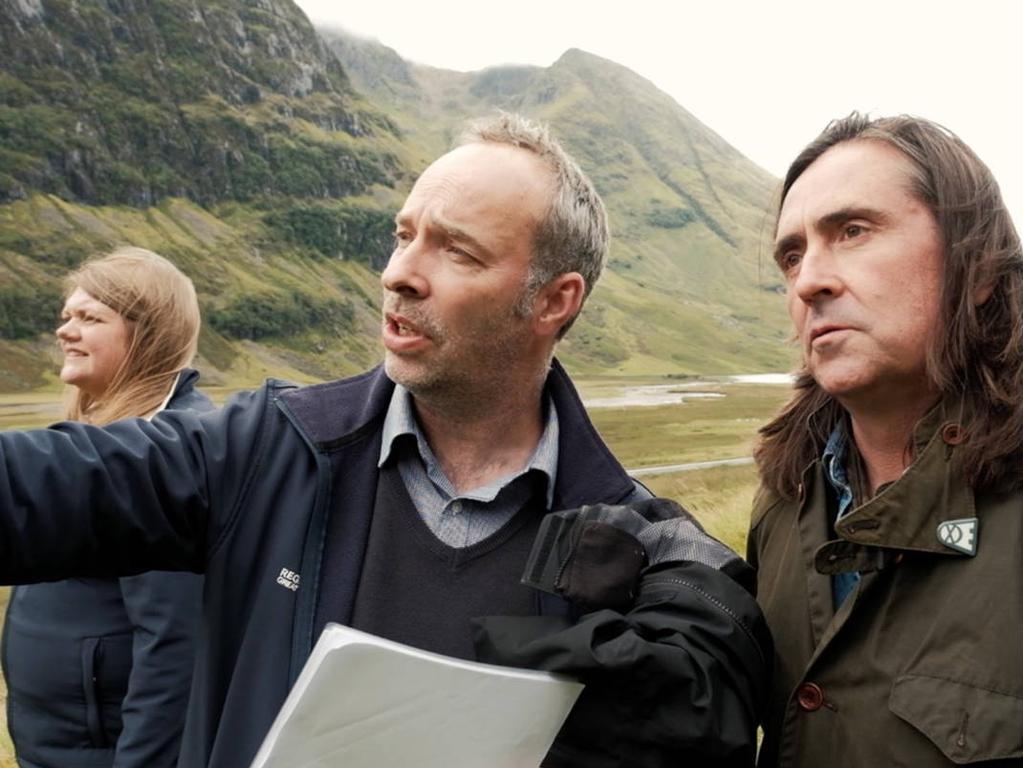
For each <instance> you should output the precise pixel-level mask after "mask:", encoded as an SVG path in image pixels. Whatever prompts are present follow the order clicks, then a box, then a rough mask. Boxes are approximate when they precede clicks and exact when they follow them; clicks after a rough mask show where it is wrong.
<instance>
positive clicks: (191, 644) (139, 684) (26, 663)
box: [3, 371, 213, 768]
mask: <svg viewBox="0 0 1023 768" xmlns="http://www.w3.org/2000/svg"><path fill="white" fill-rule="evenodd" d="M197 379H198V374H197V373H196V372H195V371H185V372H183V374H182V376H181V377H180V378H179V380H178V383H177V386H176V388H175V390H174V394H173V396H172V397H171V399H170V401H169V403H168V405H167V407H168V408H172V409H182V408H185V409H191V410H194V411H209V410H211V409H212V408H213V406H212V404H211V403H210V401H209V399H208V398H207V397H206V396H205V395H203V394H201V393H199V392H197V391H196V390H195V388H194V385H195V381H196V380H197ZM201 601H202V578H201V577H200V576H197V575H195V574H191V573H168V572H166V571H157V572H151V573H143V574H139V575H137V576H128V577H124V578H121V579H112V578H84V579H79V578H75V579H67V580H63V581H57V582H49V583H40V584H30V585H25V586H19V587H15V588H14V590H13V591H12V593H11V601H10V604H9V606H8V609H7V618H6V621H5V623H4V640H3V669H4V676H5V677H6V679H7V688H8V691H7V727H8V730H9V731H10V734H11V737H12V739H13V741H14V747H15V750H16V752H17V758H18V763H19V765H21V766H22V768H50V767H52V766H61V768H100V767H101V766H102V767H103V768H110V767H111V766H116V768H152V767H154V766H155V767H159V766H173V765H174V764H175V763H176V762H177V755H178V746H179V743H180V740H181V732H182V726H183V724H184V718H185V711H186V707H187V704H188V691H189V687H190V684H191V680H192V666H193V663H194V660H195V644H196V637H197V635H198V621H199V612H200V606H201Z"/></svg>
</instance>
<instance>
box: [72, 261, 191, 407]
mask: <svg viewBox="0 0 1023 768" xmlns="http://www.w3.org/2000/svg"><path fill="white" fill-rule="evenodd" d="M64 287H65V298H66V297H67V296H70V295H71V294H72V293H73V292H74V290H75V289H76V288H81V289H82V290H83V291H85V292H86V293H88V294H89V295H90V296H92V298H94V299H96V300H97V301H100V302H102V303H104V304H106V305H107V306H108V307H110V308H111V309H113V310H114V311H115V312H117V313H118V314H119V315H121V317H123V318H124V319H125V321H126V322H127V325H128V330H129V340H128V352H127V354H126V355H125V357H124V361H123V362H122V363H121V366H120V368H118V370H117V372H116V373H115V374H114V377H113V379H112V380H111V381H110V384H109V386H107V389H106V391H105V392H104V393H103V395H102V396H101V397H99V398H95V399H94V398H92V397H91V396H90V395H89V394H87V393H86V392H85V391H84V390H81V389H79V388H78V387H74V386H70V387H68V392H67V397H66V402H65V418H67V419H71V420H74V421H90V422H92V423H93V424H107V423H109V422H111V421H115V420H117V419H122V418H125V417H127V416H148V415H149V414H151V413H152V412H153V411H155V410H156V409H157V408H159V407H160V404H161V403H162V402H163V401H164V400H165V399H166V397H167V395H168V394H170V388H171V386H172V384H173V383H174V379H175V376H177V374H178V372H179V371H180V370H181V369H182V368H184V367H185V366H187V365H188V364H189V363H191V362H192V358H193V357H195V351H196V347H197V344H198V340H199V302H198V300H197V299H196V295H195V288H194V287H193V285H192V281H191V280H189V279H188V278H187V277H185V275H183V274H182V273H181V272H180V271H179V270H178V268H177V267H175V266H174V265H173V264H171V263H170V262H169V261H167V259H165V258H163V257H162V256H159V255H157V254H155V253H153V252H152V251H147V250H145V249H143V248H117V249H116V250H114V251H113V252H111V253H109V254H108V255H106V256H102V257H98V258H94V259H91V260H89V261H87V262H85V263H84V264H82V266H80V267H79V268H78V269H76V270H75V271H74V272H72V273H71V274H69V275H68V276H67V277H66V278H65V279H64Z"/></svg>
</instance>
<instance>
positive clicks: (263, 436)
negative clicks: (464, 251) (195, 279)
mask: <svg viewBox="0 0 1023 768" xmlns="http://www.w3.org/2000/svg"><path fill="white" fill-rule="evenodd" d="M392 390H393V384H392V383H391V382H390V381H389V380H388V379H387V377H386V376H385V375H384V373H383V371H382V369H380V368H377V369H375V370H373V371H370V372H368V373H365V374H362V375H361V376H357V377H354V378H351V379H345V380H340V381H335V382H330V383H327V384H322V385H317V386H312V387H305V388H295V387H293V386H291V385H286V384H281V383H279V382H273V381H270V382H268V383H267V384H266V385H265V386H264V387H263V388H262V389H260V390H259V391H257V392H254V393H245V394H242V395H239V396H237V397H235V398H233V399H232V400H231V402H229V403H228V404H227V405H226V406H225V407H224V408H223V409H221V410H220V411H217V412H214V413H211V414H203V415H201V416H196V415H191V414H185V413H173V414H166V415H164V416H163V417H161V418H160V419H157V420H154V421H153V422H152V423H149V422H143V421H128V422H119V423H117V424H115V425H111V426H109V427H107V428H104V429H96V428H90V427H87V426H84V425H80V424H67V423H65V424H61V425H58V426H57V427H56V428H53V429H50V430H41V431H34V432H24V433H0V582H2V581H7V582H11V581H14V582H19V581H20V582H29V581H35V580H39V579H54V578H65V577H68V576H71V575H105V576H111V575H124V574H130V573H136V572H139V571H142V570H148V569H153V568H158V569H187V570H193V571H196V572H203V571H204V572H205V574H206V582H205V600H204V607H203V610H204V628H203V633H202V637H201V643H200V648H199V653H198V657H197V667H196V674H195V680H194V682H193V689H192V700H191V705H190V707H189V713H188V720H187V723H186V728H185V735H184V738H183V743H182V752H181V763H180V765H182V766H184V768H198V767H199V766H210V768H236V767H237V768H244V767H245V766H248V764H249V762H250V761H251V759H252V757H253V755H254V754H255V752H256V750H257V749H258V747H259V744H260V743H261V741H262V738H263V736H264V734H265V733H266V731H267V729H268V728H269V726H270V724H271V722H272V721H273V719H274V716H275V715H276V713H277V710H278V708H279V707H280V705H281V703H282V702H283V700H284V698H285V696H286V694H287V692H288V690H289V689H290V687H291V685H292V683H293V682H294V680H295V678H296V677H297V675H298V673H299V671H300V670H301V668H302V665H303V664H304V663H305V660H306V658H307V657H308V655H309V652H310V650H311V648H312V644H313V640H314V637H313V632H314V628H315V618H316V607H317V599H318V592H319V589H320V569H321V566H322V562H323V551H324V550H323V547H324V544H325V539H326V533H327V521H328V516H329V515H330V514H331V513H332V511H334V513H335V514H337V518H336V519H335V520H332V521H331V526H332V530H333V531H336V532H337V534H338V535H337V536H336V537H334V535H333V533H332V538H334V540H336V541H339V542H341V543H340V545H339V546H340V548H341V549H342V550H343V551H341V552H340V553H336V554H340V557H339V558H338V559H339V561H340V562H342V563H344V568H343V569H342V570H341V572H340V573H338V574H336V579H337V582H338V583H336V584H333V585H332V590H333V591H334V592H335V594H336V595H341V596H343V597H345V598H346V599H342V600H340V601H334V602H335V604H337V605H338V608H337V615H333V616H330V617H327V618H328V619H329V620H332V621H338V622H340V623H347V622H348V621H349V620H350V616H351V609H352V605H353V602H354V596H355V589H356V586H357V584H358V580H359V573H360V569H361V566H362V559H363V556H364V553H365V545H366V540H367V534H368V531H369V525H370V519H371V515H372V510H373V502H374V496H375V491H376V485H377V459H378V457H379V452H380V441H381V429H382V425H383V420H384V415H385V413H386V410H387V405H388V403H389V401H390V397H391V392H392ZM547 391H548V392H549V393H550V396H551V397H552V398H553V401H554V404H555V407H556V408H557V412H558V418H559V423H560V426H561V430H560V437H559V456H560V459H559V466H558V472H557V479H556V483H555V488H554V508H555V509H567V508H573V507H578V506H580V505H581V504H583V503H592V502H605V503H610V504H614V503H618V502H621V501H623V500H628V499H631V498H633V497H634V495H635V485H634V483H633V481H632V480H631V479H630V478H629V476H628V475H627V474H626V473H625V471H624V470H623V469H622V467H621V465H620V464H619V463H618V462H617V460H616V459H615V458H614V457H613V456H612V454H611V453H610V451H609V450H608V449H607V447H606V446H605V445H604V444H603V442H602V441H601V440H600V438H599V436H598V435H597V433H596V431H595V429H594V428H593V425H592V424H591V423H590V421H589V419H588V418H587V416H586V413H585V410H584V408H583V406H582V403H581V402H580V401H579V399H578V396H577V395H576V393H575V390H574V388H573V387H572V385H571V382H570V381H569V379H568V377H567V375H566V374H565V373H564V371H563V369H562V368H561V367H560V365H558V364H557V363H556V362H555V363H554V366H553V369H552V371H551V374H550V376H549V377H548V381H547ZM725 643H726V645H727V640H725ZM745 653H746V646H745V645H743V646H742V647H740V648H737V649H733V648H730V647H720V648H717V650H716V654H717V656H719V657H720V658H721V659H722V660H723V661H727V659H729V658H730V657H732V656H737V655H741V654H745ZM743 663H745V662H743ZM719 671H720V670H718V669H717V666H716V662H714V663H712V664H710V666H708V668H707V670H706V673H705V674H704V678H705V679H706V680H707V681H709V682H712V683H713V686H711V687H710V688H708V690H707V693H708V695H710V696H712V697H713V695H714V688H716V686H718V685H726V686H727V685H731V684H732V682H733V681H732V679H731V678H730V677H729V676H728V675H722V674H719ZM743 695H747V694H743ZM623 765H624V763H623Z"/></svg>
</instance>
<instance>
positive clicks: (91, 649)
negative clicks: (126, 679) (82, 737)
mask: <svg viewBox="0 0 1023 768" xmlns="http://www.w3.org/2000/svg"><path fill="white" fill-rule="evenodd" d="M99 656H100V645H99V638H97V637H88V638H86V639H85V640H83V641H82V693H84V694H85V726H86V728H87V729H88V731H89V741H90V743H91V744H92V746H94V747H105V746H107V740H106V736H105V734H104V733H103V718H102V716H101V714H100V706H99V665H100V658H99Z"/></svg>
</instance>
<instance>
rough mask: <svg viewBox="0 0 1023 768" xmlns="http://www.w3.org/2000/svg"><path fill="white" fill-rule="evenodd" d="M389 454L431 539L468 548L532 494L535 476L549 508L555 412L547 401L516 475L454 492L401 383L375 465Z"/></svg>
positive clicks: (555, 460)
mask: <svg viewBox="0 0 1023 768" xmlns="http://www.w3.org/2000/svg"><path fill="white" fill-rule="evenodd" d="M392 456H393V457H394V459H395V461H397V465H398V472H399V473H400V474H401V479H402V482H404V483H405V488H406V490H408V494H409V496H410V497H411V498H412V503H413V504H414V505H415V507H416V509H417V510H418V511H419V515H420V517H422V519H423V522H425V523H426V525H427V526H428V527H429V528H430V530H431V531H433V535H434V536H436V537H437V538H438V539H440V540H441V541H442V542H444V543H445V544H447V545H448V546H449V547H468V546H471V545H473V544H475V543H477V542H480V541H483V539H485V538H487V537H488V536H490V535H491V534H493V533H496V532H497V531H498V530H499V529H500V528H501V526H503V525H504V524H505V523H507V522H508V521H509V520H511V518H512V517H514V516H515V513H516V512H518V511H519V510H520V509H522V507H523V505H525V504H526V502H527V501H529V499H530V497H531V496H532V494H533V490H534V488H535V485H534V483H535V480H534V476H535V475H536V473H540V474H541V475H542V476H543V478H544V479H545V480H546V484H547V495H546V506H547V509H548V510H550V508H551V504H552V503H553V497H554V478H555V475H556V474H557V470H558V414H557V412H556V411H555V409H554V403H552V402H550V400H548V402H547V424H546V425H545V427H544V431H543V434H542V435H541V436H540V442H538V443H537V445H536V450H534V451H533V455H532V456H531V457H530V459H529V461H528V462H526V465H525V466H524V467H523V468H522V469H521V470H520V471H518V472H514V473H512V474H509V475H506V476H504V477H501V478H498V479H497V480H494V481H493V482H490V483H487V484H486V485H483V486H480V487H479V488H474V489H472V490H471V491H467V492H465V493H462V494H458V493H457V492H456V491H455V488H454V486H453V485H452V484H451V481H450V480H448V478H447V476H446V475H445V474H444V470H443V469H441V466H440V463H439V462H438V461H437V457H436V456H434V454H433V451H432V450H431V449H430V446H429V445H428V444H427V442H426V438H425V437H424V436H423V433H422V432H421V431H420V429H419V424H418V422H417V421H416V416H415V411H414V409H413V407H412V396H411V395H410V394H409V391H408V390H407V389H405V388H404V387H402V386H401V385H400V384H399V385H396V386H395V388H394V394H393V395H392V396H391V403H390V405H389V406H388V408H387V416H386V417H385V418H384V431H383V443H382V444H381V446H380V461H379V464H378V465H379V466H381V467H382V466H383V465H384V463H385V462H386V461H388V460H389V459H390V458H391V457H392Z"/></svg>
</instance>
